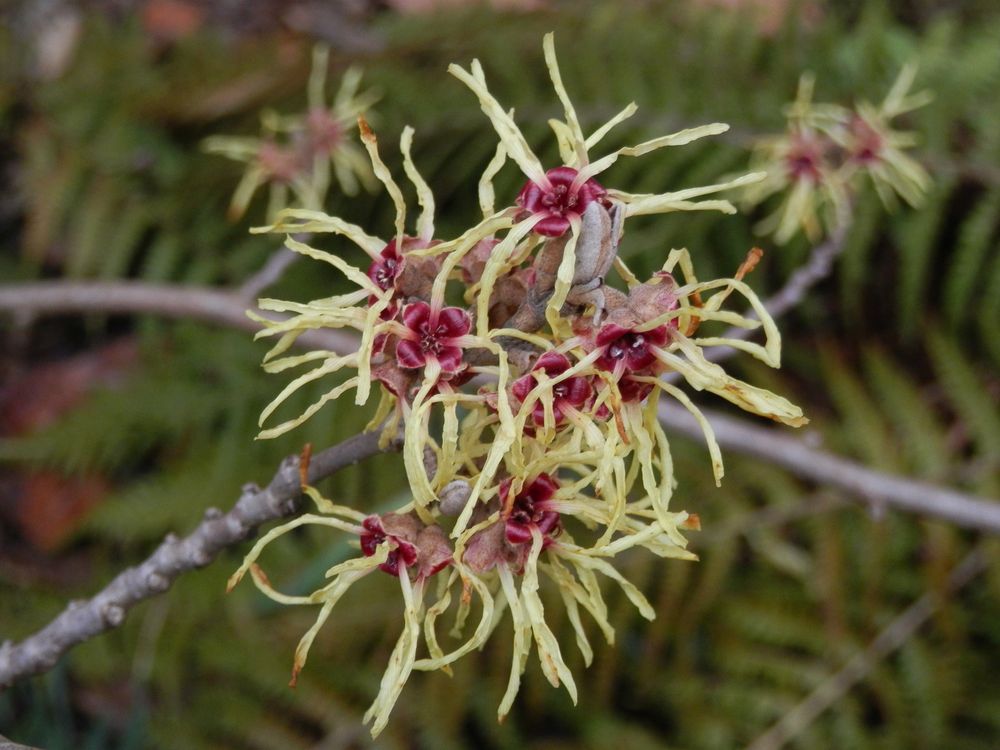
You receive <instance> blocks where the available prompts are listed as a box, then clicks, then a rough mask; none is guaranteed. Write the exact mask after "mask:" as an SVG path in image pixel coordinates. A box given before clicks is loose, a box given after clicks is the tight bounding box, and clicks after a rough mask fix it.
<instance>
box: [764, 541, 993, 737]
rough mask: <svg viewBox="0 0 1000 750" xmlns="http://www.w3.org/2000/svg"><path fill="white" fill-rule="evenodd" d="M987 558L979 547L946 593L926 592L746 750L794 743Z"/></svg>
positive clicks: (952, 576)
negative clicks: (866, 646) (803, 731)
mask: <svg viewBox="0 0 1000 750" xmlns="http://www.w3.org/2000/svg"><path fill="white" fill-rule="evenodd" d="M986 564H987V558H986V555H985V554H984V553H983V550H982V545H979V546H978V547H976V548H975V549H973V550H972V552H970V553H969V554H968V555H966V557H965V559H963V560H962V562H960V563H959V564H958V565H956V566H955V568H954V569H953V570H952V571H951V574H950V575H949V576H948V582H947V586H946V590H945V591H944V592H942V593H941V594H938V593H937V592H930V591H929V592H927V593H926V594H924V595H923V596H922V597H920V598H919V599H917V601H915V602H914V603H913V604H911V605H910V606H909V607H907V608H906V609H905V610H903V612H902V613H901V614H900V615H899V616H897V617H896V618H895V619H894V620H893V621H892V622H890V623H889V624H888V625H887V626H886V628H885V629H884V630H882V632H880V633H879V634H878V635H877V636H876V637H875V640H873V641H872V642H871V643H870V644H869V645H868V648H866V649H865V650H864V651H862V652H861V653H859V654H857V655H855V656H854V658H852V659H851V660H850V661H848V662H847V664H845V665H844V666H843V667H842V668H841V669H840V670H839V671H838V672H836V673H835V674H833V675H831V676H830V678H829V679H827V680H825V681H823V682H822V683H820V684H819V685H817V686H816V689H815V690H813V691H812V692H811V693H810V694H809V695H808V696H807V697H806V698H805V699H804V700H803V701H802V702H801V703H799V704H798V705H796V706H795V707H794V708H792V709H791V710H790V711H789V712H788V713H786V714H785V715H784V716H782V717H781V719H780V720H778V722H777V723H775V724H774V725H773V726H772V727H771V728H770V729H768V730H767V731H766V732H764V734H762V735H760V736H759V737H758V738H757V739H756V740H754V741H753V742H752V743H751V744H750V745H749V746H748V748H747V750H778V748H780V747H783V746H784V745H785V744H786V743H787V742H789V741H790V740H792V739H794V738H795V737H796V736H797V735H798V734H799V733H801V732H802V730H804V729H805V728H806V727H808V726H809V725H810V724H812V722H813V721H815V720H816V718H817V717H818V716H819V715H820V714H822V713H823V712H824V711H826V710H827V709H828V708H830V706H832V705H833V704H834V703H836V702H837V701H838V700H840V699H841V698H843V697H844V696H845V695H846V694H847V691H849V690H850V689H851V688H852V687H853V686H854V685H856V684H857V683H859V682H861V681H862V680H863V679H865V678H866V677H867V676H868V675H869V674H870V673H871V671H872V669H874V668H875V665H876V664H878V662H879V661H881V660H882V659H884V658H885V657H887V656H888V655H889V654H891V653H892V652H893V651H895V650H896V649H898V648H899V647H900V646H902V645H903V644H904V643H906V641H907V640H909V638H910V637H911V636H912V635H913V634H914V633H915V632H916V631H917V629H918V628H920V626H921V625H923V624H924V623H925V622H927V620H928V619H930V617H931V615H933V614H934V612H936V611H937V610H938V609H939V608H940V607H941V605H942V604H943V603H944V596H945V595H947V594H949V593H952V592H954V591H957V590H958V589H960V588H962V587H963V586H965V585H966V584H967V583H969V581H971V580H972V579H973V578H975V577H976V576H977V575H978V574H979V573H981V572H982V571H983V570H985V569H986Z"/></svg>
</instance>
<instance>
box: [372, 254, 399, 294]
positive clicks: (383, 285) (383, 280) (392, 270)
mask: <svg viewBox="0 0 1000 750" xmlns="http://www.w3.org/2000/svg"><path fill="white" fill-rule="evenodd" d="M398 273H399V262H398V261H397V260H396V259H395V258H386V259H385V260H384V261H382V262H381V263H379V264H377V265H376V266H375V270H374V274H373V275H374V277H375V278H374V281H375V283H376V284H378V286H379V289H383V290H385V289H388V288H389V287H390V286H391V285H392V282H393V281H395V279H396V274H398Z"/></svg>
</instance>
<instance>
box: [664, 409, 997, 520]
mask: <svg viewBox="0 0 1000 750" xmlns="http://www.w3.org/2000/svg"><path fill="white" fill-rule="evenodd" d="M702 412H703V413H704V415H705V417H706V418H707V419H708V421H709V423H710V424H711V425H712V429H713V431H714V432H715V438H716V440H717V441H718V443H719V445H720V446H722V447H723V448H727V449H730V450H733V451H736V452H737V453H743V454H745V455H748V456H755V457H757V458H761V459H763V460H765V461H767V462H768V463H771V464H775V465H777V466H782V467H784V468H786V469H788V470H789V471H791V472H792V473H793V474H796V475H798V476H800V477H803V478H805V479H810V480H812V481H814V482H817V483H819V484H825V485H830V486H833V487H839V488H841V489H843V490H847V491H848V492H850V493H851V494H852V495H853V496H855V497H857V498H859V499H860V500H861V501H863V502H866V503H868V504H869V505H871V507H873V508H875V509H881V508H882V507H884V506H891V507H893V508H896V509H898V510H904V511H907V512H909V513H917V514H919V515H922V516H927V517H930V518H939V519H941V520H943V521H948V522H950V523H954V524H956V525H958V526H964V527H966V528H970V529H978V530H980V531H988V532H990V533H993V534H1000V501H998V500H993V499H989V498H983V497H977V496H975V495H968V494H966V493H964V492H958V491H956V490H951V489H948V488H946V487H940V486H938V485H934V484H930V483H929V482H919V481H916V480H914V479H906V478H903V477H898V476H893V475H892V474H886V473H883V472H880V471H874V470H872V469H869V468H867V467H865V466H862V465H860V464H857V463H854V462H853V461H848V460H847V459H844V458H839V457H838V456H834V455H831V454H830V453H827V452H825V451H821V450H816V449H815V448H810V447H809V446H807V445H806V444H805V443H803V442H802V440H801V439H800V438H794V437H791V436H789V435H783V434H781V433H780V432H778V431H776V430H774V429H769V428H767V427H763V426H757V425H753V424H750V423H749V422H747V421H746V420H742V419H737V418H735V417H730V416H726V415H725V414H721V413H719V412H714V411H712V410H710V409H702ZM659 418H660V421H661V422H662V423H663V424H664V425H666V426H668V427H670V428H672V429H673V430H675V431H676V432H678V433H681V434H684V435H687V436H689V437H692V438H695V439H697V440H700V439H702V436H703V433H702V431H701V427H700V426H699V425H698V423H697V422H695V420H694V418H693V417H692V416H691V414H690V413H689V412H688V411H687V410H686V409H684V408H683V407H681V406H679V405H676V404H672V403H661V404H660V409H659Z"/></svg>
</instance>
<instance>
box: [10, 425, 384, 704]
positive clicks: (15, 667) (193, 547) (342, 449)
mask: <svg viewBox="0 0 1000 750" xmlns="http://www.w3.org/2000/svg"><path fill="white" fill-rule="evenodd" d="M379 434H380V431H379V430H376V431H375V432H368V433H362V434H361V435H356V436H355V437H352V438H348V439H347V440H345V441H343V442H342V443H338V444H337V445H334V446H332V447H330V448H327V449H326V450H324V451H322V452H321V453H318V454H316V455H315V456H313V457H312V459H311V460H310V461H309V470H308V481H309V483H310V484H311V483H314V482H316V481H318V480H320V479H322V478H324V477H326V476H329V475H330V474H333V473H335V472H337V471H339V470H341V469H343V468H346V467H347V466H350V465H352V464H355V463H357V462H359V461H361V460H362V459H365V458H368V457H370V456H374V455H375V454H377V453H381V452H383V449H381V448H379V445H378V442H379ZM398 448H399V444H398V442H393V443H391V444H390V445H389V446H387V447H386V448H385V450H386V451H388V450H398ZM300 495H301V479H300V475H299V459H298V457H297V456H290V457H288V458H286V459H285V460H284V461H283V462H282V463H281V466H280V467H279V468H278V471H277V473H275V475H274V478H272V479H271V482H270V483H269V484H268V485H267V487H265V488H264V489H261V488H260V487H258V486H257V485H255V484H248V485H245V486H244V487H243V492H242V494H241V495H240V498H239V500H237V502H236V505H235V506H234V507H233V509H232V510H231V511H229V512H228V513H225V514H223V513H222V512H221V511H220V510H218V509H216V508H209V509H208V510H206V511H205V518H204V520H202V522H201V523H200V524H198V526H197V527H196V528H195V529H194V531H192V532H191V533H190V534H188V535H187V536H186V537H184V538H183V539H180V538H178V537H177V535H175V534H168V535H167V538H166V539H164V540H163V542H162V544H160V546H159V547H158V548H157V549H156V551H155V552H154V553H153V554H152V555H150V556H149V557H148V558H147V559H146V560H145V562H143V563H141V564H140V565H137V566H136V567H133V568H128V569H127V570H125V571H123V572H122V573H120V574H119V575H118V576H117V577H116V578H115V579H114V580H113V581H111V583H109V584H108V585H107V586H105V587H104V589H103V590H102V591H100V592H99V593H98V594H96V595H95V596H93V597H92V598H90V599H86V600H80V601H74V602H70V604H69V605H68V606H67V607H66V609H65V610H63V612H62V614H60V615H59V616H58V617H56V618H55V619H54V620H53V621H52V622H51V623H49V624H48V625H47V626H45V627H44V628H43V629H42V630H40V631H38V632H37V633H35V634H34V635H31V636H30V637H28V638H26V639H25V640H23V641H21V642H20V643H18V644H14V643H11V642H10V641H6V642H4V643H3V645H2V646H0V689H2V688H5V687H8V686H9V685H11V683H13V682H14V681H15V680H17V679H20V678H22V677H26V676H28V675H32V674H38V673H39V672H44V671H46V670H48V669H51V668H52V667H53V666H54V665H55V663H56V662H57V661H58V660H59V657H60V656H62V655H63V654H64V653H66V652H67V651H68V650H69V649H71V648H73V647H74V646H76V645H77V644H79V643H82V642H83V641H86V640H87V639H89V638H92V637H93V636H95V635H97V634H99V633H102V632H104V631H105V630H110V629H112V628H116V627H118V626H119V625H121V623H122V622H123V621H124V619H125V616H126V615H127V614H128V612H129V610H130V609H132V607H134V606H135V605H137V604H138V603H140V602H142V601H143V600H145V599H149V598H151V597H154V596H157V595H158V594H162V593H163V592H164V591H166V590H167V589H169V588H170V586H171V585H172V584H173V582H174V581H175V580H176V579H177V578H178V577H179V576H180V575H181V574H182V573H184V572H186V571H189V570H194V569H195V568H202V567H204V566H206V565H208V564H209V563H210V562H212V561H213V560H214V559H215V558H216V557H217V556H218V555H219V553H220V552H222V550H224V549H226V548H227V547H230V546H232V545H234V544H237V543H238V542H241V541H243V540H244V539H246V538H248V537H249V536H251V535H252V534H253V533H254V532H255V531H256V530H257V528H258V527H259V526H260V525H261V524H264V523H267V522H269V521H274V520H277V519H280V518H285V517H286V516H290V515H292V514H294V513H295V512H296V510H297V509H298V505H299V498H300Z"/></svg>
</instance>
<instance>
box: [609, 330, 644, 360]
mask: <svg viewBox="0 0 1000 750" xmlns="http://www.w3.org/2000/svg"><path fill="white" fill-rule="evenodd" d="M645 353H646V337H645V336H643V335H642V334H641V333H626V334H625V335H624V336H622V337H621V338H619V339H618V340H617V341H615V343H613V344H611V346H609V347H608V356H609V357H611V358H612V359H622V358H623V357H625V356H626V355H628V354H631V355H633V356H642V355H644V354H645Z"/></svg>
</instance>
